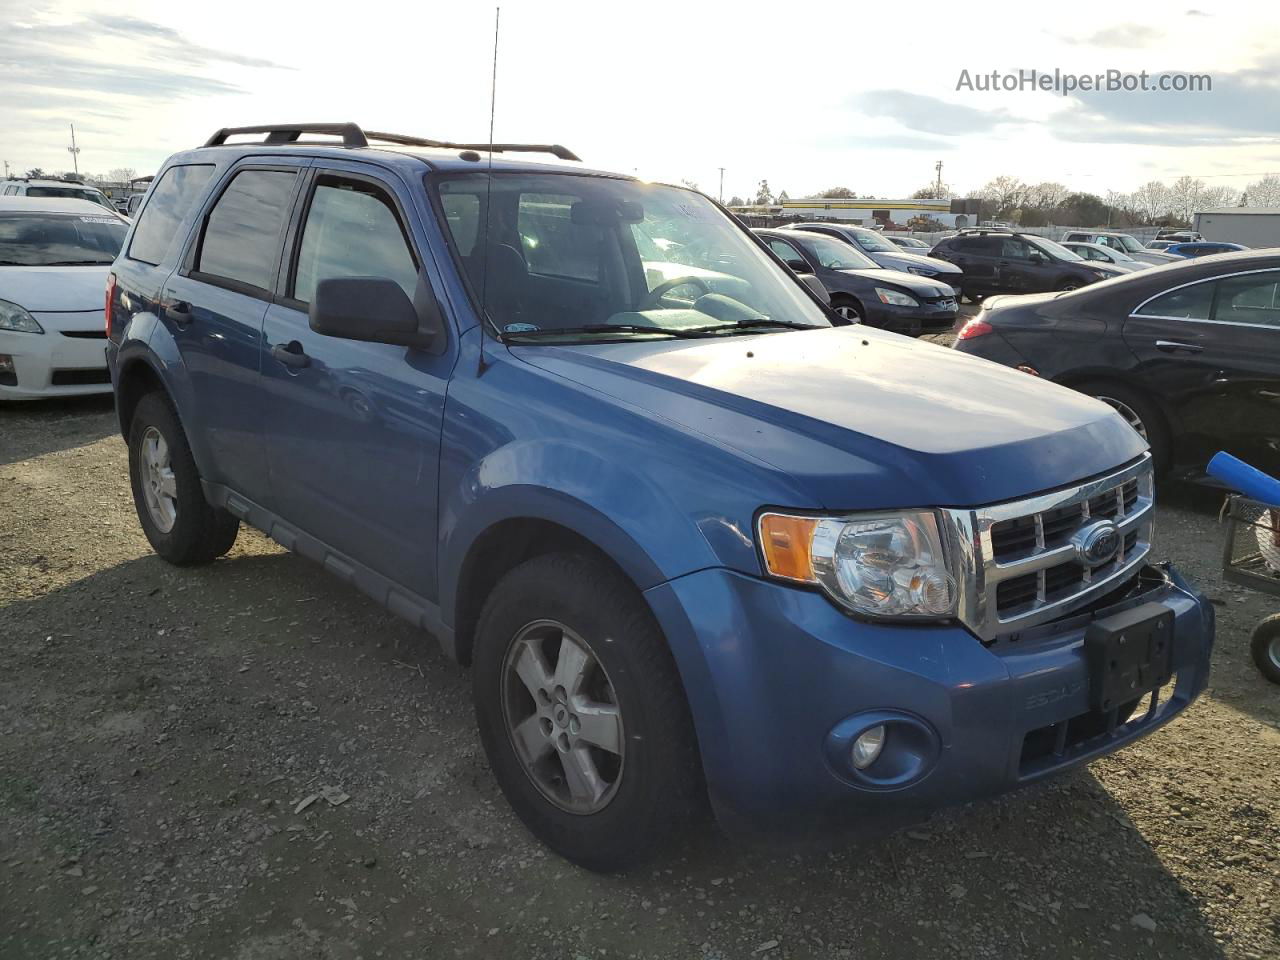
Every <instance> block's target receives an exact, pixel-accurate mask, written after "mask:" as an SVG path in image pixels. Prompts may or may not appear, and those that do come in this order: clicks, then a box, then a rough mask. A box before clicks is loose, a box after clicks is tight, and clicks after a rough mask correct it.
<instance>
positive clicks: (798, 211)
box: [729, 197, 977, 229]
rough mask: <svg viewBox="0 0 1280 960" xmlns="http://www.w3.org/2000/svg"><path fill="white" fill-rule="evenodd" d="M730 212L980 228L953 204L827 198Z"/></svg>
mask: <svg viewBox="0 0 1280 960" xmlns="http://www.w3.org/2000/svg"><path fill="white" fill-rule="evenodd" d="M729 209H731V210H732V211H733V212H734V213H740V214H744V215H748V216H758V217H799V218H800V219H802V220H839V221H842V222H844V223H850V224H854V225H858V226H866V227H874V226H876V225H877V224H880V225H883V224H886V223H890V222H891V223H895V224H897V225H898V226H899V227H904V226H906V224H907V222H908V221H910V220H912V219H914V218H916V217H929V218H931V219H933V220H937V221H938V222H939V223H941V224H943V225H944V226H946V227H951V228H955V229H960V228H963V227H972V226H977V217H975V216H974V215H973V214H965V213H952V212H951V201H950V200H882V199H879V198H873V197H858V198H856V199H848V200H843V199H842V200H835V199H828V198H826V197H801V198H799V199H796V200H785V201H783V202H782V203H769V204H747V205H744V206H741V207H730V208H729Z"/></svg>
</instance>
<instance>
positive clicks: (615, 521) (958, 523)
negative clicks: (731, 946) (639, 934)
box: [106, 124, 1213, 869]
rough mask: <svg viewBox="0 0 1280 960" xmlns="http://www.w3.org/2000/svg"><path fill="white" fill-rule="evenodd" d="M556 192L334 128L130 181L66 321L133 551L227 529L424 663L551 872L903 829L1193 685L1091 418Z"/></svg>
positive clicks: (1106, 743)
mask: <svg viewBox="0 0 1280 960" xmlns="http://www.w3.org/2000/svg"><path fill="white" fill-rule="evenodd" d="M249 136H253V137H257V138H258V139H256V140H254V141H251V142H245V138H246V137H249ZM526 151H541V152H549V153H551V154H553V155H555V156H556V157H558V158H559V159H560V160H563V161H567V162H561V163H546V164H543V163H535V162H530V161H527V160H523V159H518V158H515V157H514V155H516V154H519V153H521V152H526ZM575 160H576V158H575V157H573V155H572V154H571V153H570V152H569V151H568V150H566V149H564V148H563V147H559V146H554V145H520V144H501V145H499V144H492V145H490V144H454V143H443V142H440V141H432V140H425V139H422V138H416V137H407V136H399V135H393V134H375V133H366V132H365V131H363V130H361V129H360V128H359V127H357V126H355V125H354V124H304V125H292V126H290V125H280V126H274V127H258V128H240V129H238V130H222V131H219V132H218V133H217V134H215V135H214V136H213V137H212V138H211V139H210V140H209V142H208V143H207V144H206V145H205V146H203V147H201V148H198V149H194V150H190V151H187V152H184V153H180V154H178V155H176V156H174V157H173V158H171V159H170V160H169V161H168V162H167V163H166V164H165V166H164V168H163V169H162V170H161V171H160V174H159V176H157V178H156V179H155V181H154V183H153V184H152V186H151V189H150V192H149V194H148V196H147V199H146V201H145V203H144V205H143V208H142V212H141V215H140V216H139V218H138V220H137V221H136V223H135V224H134V225H133V227H132V228H131V231H130V235H129V237H128V239H127V240H126V242H125V245H124V248H123V250H122V252H121V254H120V256H119V258H118V259H117V260H116V261H115V263H114V265H113V267H112V273H111V276H110V279H109V280H108V286H107V296H106V323H107V331H108V347H107V353H108V361H109V365H110V369H111V377H112V382H113V384H114V388H115V394H116V401H117V408H118V412H119V420H120V428H121V431H122V433H123V434H124V436H125V438H126V439H127V441H128V444H129V464H130V479H131V483H132V489H133V496H134V500H135V502H136V505H137V511H138V517H139V520H140V522H141V525H142V528H143V530H144V531H145V533H146V535H147V538H148V539H149V541H150V542H151V544H152V546H153V547H154V549H155V551H156V552H157V553H158V554H159V555H160V556H162V557H163V558H165V559H166V560H168V561H170V562H171V563H174V564H178V565H184V564H198V563H207V562H210V561H212V560H214V558H216V557H218V556H220V555H221V554H223V553H225V552H226V551H227V550H228V549H229V548H230V547H231V545H232V544H233V542H234V541H235V538H236V533H237V530H238V528H239V525H240V524H241V523H248V524H251V525H252V526H254V527H257V528H258V529H260V530H262V531H265V532H266V533H267V534H268V535H269V536H271V537H273V538H274V539H275V540H277V541H278V542H279V543H281V544H283V545H284V546H285V547H286V548H288V549H290V550H292V551H295V552H297V553H299V554H302V555H303V556H305V557H309V558H311V559H313V560H315V561H316V562H318V563H319V564H321V565H322V566H323V567H324V568H325V569H326V570H328V571H329V572H330V573H332V574H334V575H335V576H337V577H338V578H340V579H341V580H344V581H346V582H347V583H349V584H352V585H354V586H355V587H358V588H359V589H361V590H363V591H365V592H366V593H368V594H369V595H371V596H372V597H374V598H375V599H376V600H377V601H378V602H380V603H382V604H385V605H386V607H387V608H388V609H390V610H392V611H394V612H395V613H397V614H399V615H401V616H403V617H405V618H407V619H409V620H410V621H412V622H413V623H416V624H418V625H420V626H421V627H423V628H424V629H426V630H428V631H430V632H431V633H433V634H434V635H435V636H436V637H438V638H439V640H440V642H441V643H442V645H443V646H444V649H445V650H446V651H447V652H448V653H449V654H450V655H451V656H453V657H455V658H457V659H458V660H460V661H462V662H465V663H470V664H471V665H472V667H473V670H472V673H473V678H474V696H475V706H476V715H477V720H478V723H479V728H480V733H481V736H482V740H483V743H484V747H485V749H486V751H487V754H488V757H489V761H490V764H491V767H492V769H493V773H494V776H495V777H496V779H497V780H498V782H499V784H500V785H501V788H502V790H503V791H504V793H505V794H506V796H507V798H508V799H509V800H510V802H511V805H512V806H513V808H514V809H515V810H516V812H517V813H518V814H519V816H520V817H521V818H522V819H523V821H524V822H525V823H526V824H527V825H528V827H529V828H530V829H531V830H532V832H533V833H535V834H536V835H537V836H538V837H540V838H541V839H542V840H543V841H544V842H545V843H547V844H548V845H549V846H550V847H552V848H553V849H554V850H556V851H558V852H559V853H561V854H562V855H564V856H565V857H568V858H569V859H571V860H573V861H575V862H578V863H581V864H584V865H586V866H588V867H591V868H595V869H615V868H619V867H623V866H626V865H628V864H631V863H634V862H636V861H637V860H639V859H640V858H642V857H643V856H645V855H646V854H648V853H650V852H651V851H653V850H655V849H657V848H658V845H659V842H660V841H661V840H662V838H663V837H664V836H666V835H667V834H668V833H669V832H670V831H671V829H672V828H673V827H674V826H675V825H677V824H679V823H680V822H681V821H683V820H685V819H686V818H688V817H690V816H693V815H696V814H697V813H698V811H699V809H700V808H701V807H702V806H703V805H704V803H705V802H706V801H707V800H709V801H710V804H711V807H712V809H713V810H714V811H715V813H716V815H717V817H718V819H719V820H720V822H721V823H722V824H724V825H726V826H727V827H730V828H740V829H755V830H761V829H770V828H778V827H782V828H798V827H804V828H807V829H814V828H832V829H834V828H836V827H838V826H839V825H840V824H841V823H844V822H849V821H852V822H855V823H860V824H875V825H877V826H883V825H884V824H887V823H899V822H903V821H906V820H909V819H919V818H922V817H925V816H927V815H928V814H929V813H930V812H931V811H932V810H935V809H937V808H938V807H940V806H942V805H945V804H951V803H956V802H960V801H964V800H969V799H972V798H976V797H983V796H990V795H993V794H996V793H998V792H1000V791H1003V790H1007V789H1010V788H1013V787H1017V786H1020V785H1022V784H1026V783H1029V782H1032V781H1035V780H1038V779H1040V778H1042V777H1045V776H1047V775H1050V774H1053V773H1056V772H1058V771H1061V770H1063V769H1066V768H1068V767H1072V766H1075V765H1079V764H1081V763H1085V762H1087V761H1089V760H1091V759H1093V758H1095V757H1098V756H1100V755H1102V754H1105V753H1107V752H1109V751H1112V750H1115V749H1116V748H1118V747H1121V746H1123V745H1124V744H1126V743H1128V742H1130V741H1132V740H1134V739H1135V738H1137V737H1140V736H1143V735H1144V734H1147V733H1150V732H1151V731H1152V730H1154V729H1156V728H1157V727H1159V726H1160V725H1161V724H1163V723H1165V722H1166V721H1168V720H1169V719H1171V718H1172V717H1173V716H1175V715H1176V714H1177V713H1179V712H1180V711H1181V710H1183V709H1184V708H1185V707H1186V706H1187V705H1188V704H1189V703H1190V702H1191V701H1192V699H1194V698H1195V697H1196V696H1197V695H1198V694H1199V693H1200V692H1201V691H1202V690H1203V689H1204V687H1205V683H1206V680H1207V677H1208V670H1209V652H1210V647H1211V644H1212V639H1213V614H1212V608H1211V607H1209V606H1208V605H1207V604H1206V603H1205V602H1204V600H1203V599H1202V598H1201V597H1200V596H1199V595H1198V594H1197V593H1196V592H1195V590H1193V589H1192V588H1191V587H1190V586H1188V584H1187V583H1186V582H1184V581H1183V580H1182V579H1181V578H1180V577H1179V575H1178V573H1177V572H1176V571H1175V570H1173V569H1172V568H1170V567H1167V566H1155V565H1152V564H1151V563H1149V562H1148V553H1149V550H1150V540H1151V529H1152V517H1153V504H1152V496H1153V489H1152V470H1151V458H1150V456H1149V454H1148V453H1147V451H1146V444H1145V443H1144V442H1143V440H1142V439H1141V438H1140V437H1139V436H1138V434H1137V433H1135V432H1134V431H1133V430H1132V429H1130V427H1129V426H1128V425H1127V424H1126V423H1125V422H1124V420H1122V419H1121V418H1120V417H1119V416H1118V415H1117V414H1116V413H1114V412H1113V411H1112V410H1111V409H1110V408H1109V407H1107V406H1105V405H1104V404H1101V403H1099V402H1097V401H1095V400H1092V399H1090V398H1088V397H1084V396H1082V395H1080V394H1078V393H1075V392H1073V391H1070V390H1068V389H1066V388H1062V387H1057V386H1055V385H1053V384H1047V383H1042V382H1040V381H1038V380H1036V379H1034V378H1032V377H1027V376H1025V375H1024V374H1021V373H1018V372H1016V371H1012V370H1008V369H1005V368H1003V367H1000V366H997V365H995V364H991V363H987V362H985V361H981V360H977V359H974V358H971V357H967V356H964V355H963V354H960V353H958V352H955V351H945V350H938V349H937V348H936V346H934V345H931V344H917V343H915V342H914V341H912V340H910V339H907V338H904V337H899V336H896V335H893V334H890V333H886V332H883V331H879V330H872V329H867V328H865V327H863V326H861V325H858V324H849V323H848V322H847V321H846V320H845V318H841V317H838V316H836V315H835V314H833V313H832V312H831V311H830V309H829V307H828V306H827V305H826V304H824V303H823V302H822V300H821V298H819V297H818V296H816V295H815V293H814V292H813V291H811V290H810V289H809V287H807V286H806V285H805V284H804V283H803V282H801V281H800V280H799V279H797V278H796V277H795V276H793V275H792V274H791V273H790V272H789V271H788V270H787V268H786V267H785V265H784V264H783V263H782V262H781V261H780V260H779V259H778V258H777V257H776V256H775V255H774V254H773V253H772V252H771V251H770V250H769V249H768V248H767V247H766V246H765V245H764V244H762V243H761V242H760V241H759V240H758V239H757V238H755V237H753V236H752V234H751V233H750V232H749V231H748V230H747V229H746V228H744V227H743V226H742V225H741V224H739V223H738V222H737V221H736V220H735V219H734V218H733V217H732V216H731V215H729V214H728V213H726V211H725V210H724V209H723V208H722V207H720V206H719V205H718V204H716V203H714V202H712V201H711V200H709V199H707V198H706V197H704V196H702V195H701V194H698V193H696V192H694V191H690V190H685V189H681V188H677V187H670V186H662V185H658V184H650V183H642V182H640V181H637V180H635V179H632V178H630V177H625V176H618V175H614V174H609V173H604V172H598V171H592V170H587V169H583V168H582V167H581V166H579V165H577V164H575V163H573V161H575Z"/></svg>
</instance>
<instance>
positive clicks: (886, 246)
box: [854, 230, 896, 253]
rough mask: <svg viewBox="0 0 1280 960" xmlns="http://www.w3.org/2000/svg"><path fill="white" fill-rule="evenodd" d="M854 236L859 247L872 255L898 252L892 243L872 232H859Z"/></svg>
mask: <svg viewBox="0 0 1280 960" xmlns="http://www.w3.org/2000/svg"><path fill="white" fill-rule="evenodd" d="M854 236H855V237H856V238H857V240H858V246H860V247H861V248H862V249H863V250H867V251H869V252H871V253H893V252H895V250H896V248H895V247H894V245H893V244H892V243H890V242H889V241H888V240H886V239H885V238H884V237H882V236H880V234H878V233H872V232H871V231H870V230H858V231H856V232H855V233H854Z"/></svg>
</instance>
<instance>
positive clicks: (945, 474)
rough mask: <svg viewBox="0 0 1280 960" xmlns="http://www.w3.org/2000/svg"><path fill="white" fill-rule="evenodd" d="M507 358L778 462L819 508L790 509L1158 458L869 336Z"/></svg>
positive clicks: (1134, 438) (1079, 402)
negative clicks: (1142, 454) (535, 367)
mask: <svg viewBox="0 0 1280 960" xmlns="http://www.w3.org/2000/svg"><path fill="white" fill-rule="evenodd" d="M509 349H510V350H511V352H512V354H513V355H514V356H516V357H517V358H518V359H519V360H522V361H524V362H527V363H530V364H532V365H534V366H537V367H539V368H541V369H543V370H546V371H549V372H551V373H554V374H557V375H559V376H562V377H564V378H566V379H568V380H571V381H574V382H576V383H578V384H581V385H582V386H584V387H587V388H589V389H590V390H593V391H595V392H596V393H599V394H601V395H604V396H607V397H610V398H613V399H614V401H615V402H622V403H625V404H626V405H627V406H629V407H631V408H632V409H639V410H642V411H645V413H646V414H647V415H648V416H651V417H653V418H654V419H656V420H665V421H667V422H669V423H673V424H675V425H678V427H679V428H681V429H683V430H685V431H688V432H693V433H698V434H702V435H704V436H706V437H707V438H708V439H709V441H712V442H714V443H715V444H716V445H718V446H720V447H729V448H733V449H736V450H737V451H738V452H739V454H741V455H745V456H747V457H749V458H751V459H753V460H755V461H756V462H757V463H762V464H767V465H768V466H769V467H771V468H772V469H773V470H776V471H778V472H780V473H783V474H786V475H788V476H790V477H791V478H792V479H793V480H794V481H795V482H796V483H797V484H799V485H800V487H801V489H804V490H806V491H807V493H808V495H809V496H810V497H811V498H812V501H813V502H812V503H807V504H785V505H784V506H796V507H822V508H827V509H832V510H840V509H876V508H889V507H908V506H917V507H920V506H924V507H928V506H977V505H980V504H985V503H994V502H997V501H1002V500H1011V499H1014V498H1018V497H1025V496H1028V495H1030V494H1034V493H1040V492H1043V491H1046V490H1049V489H1052V488H1054V487H1060V486H1064V485H1066V484H1069V483H1073V482H1075V481H1078V480H1082V479H1084V478H1086V477H1089V476H1093V475H1095V474H1099V473H1102V472H1104V471H1107V470H1111V469H1113V468H1115V467H1117V466H1119V465H1120V464H1123V463H1126V462H1128V461H1130V460H1132V459H1133V458H1135V457H1137V456H1138V455H1140V454H1141V453H1142V451H1143V449H1144V448H1145V444H1144V443H1143V441H1142V440H1141V438H1139V436H1138V435H1137V433H1135V432H1134V431H1133V430H1132V429H1130V428H1129V426H1128V425H1127V424H1126V423H1125V422H1124V421H1123V420H1122V419H1121V418H1120V416H1119V415H1118V414H1116V413H1115V412H1113V411H1112V410H1111V408H1110V407H1107V406H1105V405H1104V404H1102V403H1100V402H1098V401H1096V400H1093V399H1090V398H1089V397H1085V396H1084V395H1082V394H1079V393H1076V392H1074V391H1072V390H1068V389H1066V388H1065V387H1059V386H1057V385H1056V384H1052V383H1046V382H1044V381H1042V380H1038V379H1036V378H1034V377H1030V376H1027V375H1026V374H1025V373H1020V372H1018V371H1016V370H1011V369H1009V368H1007V367H1002V366H999V365H998V364H993V363H988V362H987V361H985V360H979V359H977V358H974V357H969V356H966V355H965V354H963V353H960V352H959V351H955V350H940V349H938V347H937V346H936V345H935V344H930V343H918V342H917V341H915V340H912V339H910V338H908V337H899V336H896V335H894V334H891V333H886V332H884V331H881V330H874V329H870V328H867V327H863V326H861V325H857V326H850V327H834V328H822V329H819V330H812V331H797V332H788V333H773V334H763V335H759V336H751V337H745V336H739V337H726V338H723V339H720V338H717V339H707V340H677V341H640V342H633V343H614V344H597V345H591V346H569V347H559V346H516V347H510V348H509Z"/></svg>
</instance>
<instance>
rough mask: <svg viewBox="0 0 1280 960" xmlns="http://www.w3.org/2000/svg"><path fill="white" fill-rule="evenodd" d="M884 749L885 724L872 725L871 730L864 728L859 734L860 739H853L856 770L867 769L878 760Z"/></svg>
mask: <svg viewBox="0 0 1280 960" xmlns="http://www.w3.org/2000/svg"><path fill="white" fill-rule="evenodd" d="M883 749H884V726H883V725H882V726H878V727H872V728H871V729H870V730H864V731H863V732H862V733H860V734H859V735H858V739H856V740H854V741H853V767H854V769H855V770H865V769H867V767H869V766H871V765H872V764H873V763H875V762H876V757H878V756H880V751H881V750H883Z"/></svg>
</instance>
